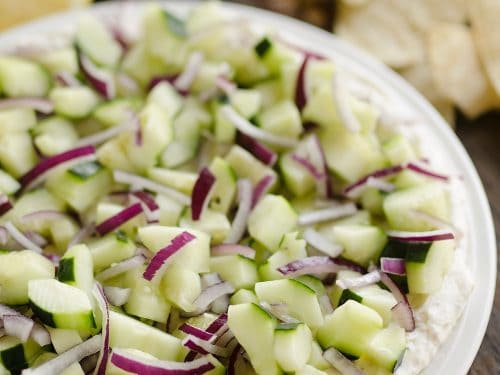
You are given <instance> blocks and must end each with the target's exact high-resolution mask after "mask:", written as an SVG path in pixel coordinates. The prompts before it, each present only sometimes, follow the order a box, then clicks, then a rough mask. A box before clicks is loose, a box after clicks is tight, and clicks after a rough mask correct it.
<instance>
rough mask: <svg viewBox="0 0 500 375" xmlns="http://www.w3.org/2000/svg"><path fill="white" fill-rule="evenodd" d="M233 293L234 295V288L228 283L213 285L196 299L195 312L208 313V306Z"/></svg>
mask: <svg viewBox="0 0 500 375" xmlns="http://www.w3.org/2000/svg"><path fill="white" fill-rule="evenodd" d="M231 293H234V287H233V286H232V285H231V284H230V283H228V282H227V281H223V282H221V283H218V284H214V285H211V286H209V287H208V288H205V289H204V290H202V292H201V294H200V295H199V296H198V298H196V299H195V301H194V303H193V304H194V306H195V308H196V309H195V310H196V311H201V312H203V311H206V310H207V309H208V306H210V304H211V303H212V302H213V301H215V300H216V299H217V298H219V297H222V296H224V295H226V294H231Z"/></svg>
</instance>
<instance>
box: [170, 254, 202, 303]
mask: <svg viewBox="0 0 500 375" xmlns="http://www.w3.org/2000/svg"><path fill="white" fill-rule="evenodd" d="M160 289H161V291H162V293H163V295H164V296H165V298H166V299H167V300H168V301H169V302H171V303H172V304H173V305H175V306H176V307H178V308H180V309H182V310H184V311H188V312H190V311H194V310H195V306H194V305H193V302H194V301H195V300H196V298H198V296H199V295H200V293H201V279H200V276H199V275H198V274H197V273H196V272H193V271H191V270H189V269H184V268H181V267H179V266H173V265H172V264H170V265H169V266H167V268H166V270H165V273H164V274H163V278H162V280H161V285H160Z"/></svg>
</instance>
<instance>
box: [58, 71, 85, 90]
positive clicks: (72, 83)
mask: <svg viewBox="0 0 500 375" xmlns="http://www.w3.org/2000/svg"><path fill="white" fill-rule="evenodd" d="M55 79H56V81H57V82H59V83H60V84H61V85H63V86H64V87H77V86H80V85H81V82H80V81H79V80H78V79H77V78H76V77H75V76H74V75H73V74H71V73H69V72H66V71H60V72H57V73H56V75H55Z"/></svg>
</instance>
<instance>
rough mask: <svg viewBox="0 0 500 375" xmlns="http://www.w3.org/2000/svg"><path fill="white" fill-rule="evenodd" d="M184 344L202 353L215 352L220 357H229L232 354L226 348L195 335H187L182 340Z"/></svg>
mask: <svg viewBox="0 0 500 375" xmlns="http://www.w3.org/2000/svg"><path fill="white" fill-rule="evenodd" d="M182 345H184V346H185V347H186V348H188V349H190V350H192V351H194V352H197V353H200V354H213V355H216V356H219V357H228V356H229V354H230V353H229V352H228V350H227V349H226V348H222V347H220V346H218V345H214V344H211V343H209V342H208V341H206V340H202V339H199V338H198V337H195V336H188V337H186V338H185V339H184V340H182Z"/></svg>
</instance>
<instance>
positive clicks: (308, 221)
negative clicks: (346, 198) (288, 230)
mask: <svg viewBox="0 0 500 375" xmlns="http://www.w3.org/2000/svg"><path fill="white" fill-rule="evenodd" d="M357 210H358V209H357V208H356V205H355V204H354V203H345V204H339V205H335V206H332V207H329V208H324V209H321V210H316V211H310V212H304V213H302V214H300V215H299V225H302V226H308V225H313V224H316V223H320V222H323V221H330V220H335V219H339V218H341V217H345V216H350V215H354V214H355V213H356V211H357Z"/></svg>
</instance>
